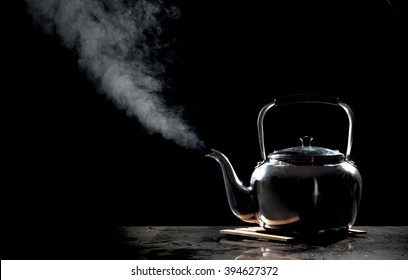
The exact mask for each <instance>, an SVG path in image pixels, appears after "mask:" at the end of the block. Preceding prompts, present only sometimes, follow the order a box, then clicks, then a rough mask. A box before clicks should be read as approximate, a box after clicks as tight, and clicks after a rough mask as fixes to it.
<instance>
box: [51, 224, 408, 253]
mask: <svg viewBox="0 0 408 280" xmlns="http://www.w3.org/2000/svg"><path fill="white" fill-rule="evenodd" d="M229 228H234V227H225V226H224V227H221V226H152V227H150V226H143V227H135V226H131V227H119V228H115V229H114V230H112V231H111V232H110V233H109V234H106V232H105V233H103V232H100V235H99V236H98V233H97V232H95V236H94V237H93V239H92V241H90V242H86V240H85V238H84V240H82V241H81V242H82V243H83V244H82V243H81V244H82V245H81V247H78V248H76V246H73V247H71V248H65V251H64V250H61V251H59V250H58V246H59V245H60V244H63V243H64V240H59V242H58V243H56V244H55V246H56V248H54V250H55V253H56V254H54V256H64V253H69V254H70V255H71V256H72V257H73V258H74V259H77V258H84V257H91V258H96V259H302V260H303V259H317V260H321V259H323V260H324V259H335V260H337V259H350V260H372V259H383V260H384V259H390V260H394V259H395V260H396V259H408V227H406V226H400V227H392V226H386V227H369V226H368V227H358V228H357V229H361V230H366V231H367V234H357V235H348V236H345V235H344V236H343V235H342V236H340V235H336V236H333V237H331V238H328V237H321V238H313V239H309V240H308V241H305V240H302V241H296V242H292V243H289V244H288V243H283V242H275V241H256V240H249V239H246V240H234V239H230V238H225V237H222V236H221V235H220V229H229ZM102 235H103V236H102ZM73 248H76V249H77V251H75V250H73Z"/></svg>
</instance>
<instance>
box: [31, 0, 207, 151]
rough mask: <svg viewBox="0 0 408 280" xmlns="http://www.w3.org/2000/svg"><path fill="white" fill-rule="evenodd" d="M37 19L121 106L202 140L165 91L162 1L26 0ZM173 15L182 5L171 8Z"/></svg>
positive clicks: (196, 142)
mask: <svg viewBox="0 0 408 280" xmlns="http://www.w3.org/2000/svg"><path fill="white" fill-rule="evenodd" d="M26 2H27V5H28V11H29V12H30V13H31V14H32V16H33V18H34V21H35V22H36V23H37V24H38V25H40V26H41V27H42V28H43V29H44V30H45V31H46V32H48V33H57V34H58V35H59V36H60V37H61V39H62V42H63V44H64V45H65V46H66V47H68V48H70V49H74V50H75V51H76V52H77V53H78V57H79V66H80V67H81V68H82V69H84V70H85V71H86V73H87V74H88V76H89V78H90V79H91V80H93V81H94V82H95V84H96V85H97V86H98V89H99V90H100V91H101V92H103V93H105V94H106V95H107V97H108V98H110V99H111V100H112V101H113V103H114V104H115V105H117V106H118V107H119V108H120V109H123V110H125V111H126V112H127V114H128V115H129V116H132V117H137V118H138V120H139V121H140V123H141V124H142V125H143V126H144V127H145V128H146V129H147V130H148V131H149V132H150V133H160V134H161V135H162V136H163V137H164V138H166V139H171V140H173V141H175V142H176V143H177V144H179V145H181V146H184V147H186V148H200V147H202V146H203V143H202V141H201V140H200V139H199V138H198V137H197V135H196V134H195V133H194V131H193V130H192V128H191V127H190V126H189V125H188V124H187V123H186V122H185V121H183V119H182V118H181V112H180V110H176V109H171V108H170V107H168V106H167V105H166V103H165V100H164V99H163V97H162V96H161V95H160V94H161V91H162V88H163V83H162V80H161V79H160V78H158V77H160V75H161V74H163V73H164V65H162V64H161V63H159V62H158V60H157V57H156V58H155V56H154V55H153V54H154V53H155V52H156V53H157V51H158V50H159V49H160V47H161V46H160V42H159V35H160V32H161V26H160V20H159V16H158V15H159V14H160V13H161V14H163V11H164V12H166V10H165V8H164V5H163V3H161V1H148V0H134V1H130V0H105V1H102V0H99V1H98V0H26ZM167 14H168V16H170V17H177V16H179V11H178V10H177V8H174V7H172V8H171V9H167Z"/></svg>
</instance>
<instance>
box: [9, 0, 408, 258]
mask: <svg viewBox="0 0 408 280" xmlns="http://www.w3.org/2000/svg"><path fill="white" fill-rule="evenodd" d="M13 2H14V4H13V7H10V9H5V10H3V12H2V13H3V15H4V16H5V18H6V19H7V24H6V26H5V27H6V29H7V31H6V37H5V40H4V39H3V40H4V41H3V43H2V45H3V47H6V50H5V51H3V52H2V53H3V59H2V60H3V63H2V64H3V71H2V72H3V74H2V76H3V79H4V80H3V81H2V88H3V89H2V102H1V106H2V112H3V113H4V116H3V121H2V123H3V124H4V125H3V126H2V127H3V129H2V139H3V151H2V154H3V156H2V161H3V167H2V174H3V176H2V177H3V180H2V181H3V183H2V195H1V205H2V213H3V214H2V216H3V217H4V218H3V219H2V224H3V226H4V227H3V232H4V234H5V236H4V238H2V240H3V244H4V247H5V248H6V250H4V251H3V250H2V252H6V253H5V254H6V256H11V257H14V258H24V257H25V256H28V257H30V258H31V257H33V258H35V257H37V256H41V252H43V253H44V252H48V251H53V250H52V249H53V248H55V247H61V246H63V245H61V242H60V241H61V240H64V242H63V243H65V244H69V245H71V243H72V244H74V243H75V244H76V243H77V241H78V240H82V241H84V240H92V239H98V238H100V236H103V233H104V231H105V230H109V229H110V228H114V227H115V226H120V225H238V224H241V222H240V221H239V220H238V219H237V218H235V217H234V216H233V214H232V213H231V212H230V210H229V208H228V204H227V200H226V195H225V191H224V185H223V181H222V174H221V171H220V169H219V166H218V164H217V163H216V162H215V161H214V160H212V159H210V158H207V157H205V154H206V153H208V152H209V148H215V149H217V150H220V151H222V152H223V153H225V154H226V155H227V156H228V157H229V159H230V160H231V162H232V163H233V165H234V167H235V169H236V171H237V173H238V175H239V177H240V179H241V180H242V181H243V182H244V183H245V184H248V182H249V178H250V176H251V173H252V170H253V167H254V166H255V164H256V163H257V161H259V160H260V159H261V158H260V152H259V146H258V138H257V131H256V118H257V114H258V112H259V110H260V109H261V108H262V106H264V105H265V104H266V103H269V102H271V101H273V100H274V98H276V97H278V96H283V95H289V94H305V93H310V94H322V95H330V96H336V97H339V98H340V99H341V100H342V101H344V102H345V103H347V104H348V105H349V106H350V107H351V108H352V109H353V111H354V113H355V117H356V123H355V125H356V126H355V137H354V144H353V150H352V159H353V160H354V161H355V162H356V164H357V166H358V168H359V170H360V172H361V173H362V177H363V197H362V204H361V206H360V211H359V215H358V219H357V222H356V225H407V224H408V223H407V218H406V213H407V206H406V203H405V202H406V199H405V195H404V191H405V188H406V187H407V184H406V180H407V179H406V176H407V175H406V173H407V170H406V164H405V162H406V161H407V152H406V141H407V140H406V139H405V137H404V130H406V127H407V125H406V122H405V120H406V119H407V109H406V107H407V106H406V104H405V102H404V100H405V99H404V98H405V95H406V93H407V87H406V84H407V81H406V77H407V75H406V74H407V73H406V65H407V64H406V62H407V61H406V50H407V48H406V47H407V46H406V43H405V41H406V39H405V37H406V34H407V33H406V30H405V29H404V28H403V25H404V21H405V18H406V17H405V10H404V9H403V7H402V6H401V2H402V1H401V2H400V1H386V0H372V1H368V0H363V1H351V0H350V1H272V2H278V3H267V2H271V1H165V2H166V4H167V5H176V6H177V7H178V8H179V9H180V11H181V13H182V16H181V17H180V18H179V19H175V20H168V21H166V22H163V30H164V35H163V36H167V37H165V38H175V39H177V42H178V44H177V45H176V48H175V49H174V50H172V55H173V56H174V57H173V58H174V59H173V61H172V62H171V63H170V64H169V65H167V72H166V77H165V78H166V81H167V84H166V88H165V89H164V92H163V94H165V96H166V98H167V100H168V102H169V106H171V105H182V106H184V108H185V111H184V117H185V119H186V120H187V121H188V122H189V123H190V124H191V126H192V127H194V128H195V130H196V132H197V134H198V135H199V136H200V138H201V139H202V140H203V141H204V142H205V144H206V148H205V149H203V150H200V151H194V150H188V149H185V148H182V147H179V146H177V145H176V144H174V143H173V142H171V141H168V140H164V139H162V138H161V137H160V135H151V134H149V133H147V132H146V130H145V129H144V128H143V127H141V125H140V124H139V122H138V120H136V119H132V118H129V117H127V116H126V114H125V113H124V112H122V111H120V110H118V109H117V108H116V107H115V106H114V105H113V104H112V103H111V102H110V101H109V100H107V99H106V98H105V96H104V95H101V94H99V93H98V92H97V90H96V89H95V87H94V85H93V84H92V83H91V82H90V81H89V80H88V79H87V77H86V75H85V74H84V73H83V72H82V71H80V70H79V69H78V65H77V57H76V54H75V52H72V51H71V50H68V49H66V48H64V47H62V46H61V44H60V41H59V38H58V37H55V36H51V35H49V34H45V33H43V32H42V31H41V30H39V29H37V27H36V26H34V25H33V24H32V21H31V17H30V15H29V14H27V13H26V11H25V4H24V2H23V1H13ZM388 2H390V3H391V4H392V5H393V6H392V7H391V6H390V5H389V3H388ZM272 111H273V110H271V112H270V114H269V115H268V119H267V120H266V122H265V130H266V131H267V135H266V143H267V151H269V152H271V151H272V150H273V149H278V148H284V147H289V146H294V145H298V140H297V139H298V137H300V136H303V135H305V134H309V135H311V136H313V137H314V139H315V140H314V144H315V145H317V146H323V147H328V148H333V149H340V150H341V151H344V149H345V146H346V138H347V119H346V117H345V115H344V113H342V112H341V111H339V112H337V111H336V110H334V109H333V108H332V107H329V108H325V107H322V108H320V107H319V108H314V109H313V110H312V109H304V108H297V107H296V106H295V108H293V110H292V111H279V110H276V111H273V112H272ZM2 247H3V245H2ZM68 247H69V246H67V248H68ZM44 256H45V257H49V255H47V254H46V253H44ZM78 256H81V255H80V253H77V255H74V257H75V258H76V257H78Z"/></svg>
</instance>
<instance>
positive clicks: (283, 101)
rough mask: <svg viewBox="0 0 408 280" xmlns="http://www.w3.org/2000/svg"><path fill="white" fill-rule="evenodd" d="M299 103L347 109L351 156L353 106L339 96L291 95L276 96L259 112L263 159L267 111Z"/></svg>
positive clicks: (348, 153)
mask: <svg viewBox="0 0 408 280" xmlns="http://www.w3.org/2000/svg"><path fill="white" fill-rule="evenodd" d="M299 103H313V104H327V105H334V106H340V107H341V108H343V110H344V111H346V114H347V117H348V120H349V129H348V140H347V151H346V158H347V159H349V158H350V152H351V146H352V144H353V122H354V113H353V111H352V110H351V108H350V107H349V106H348V105H347V104H346V103H343V102H340V101H339V99H338V98H336V97H331V96H322V95H291V96H289V97H280V98H276V99H275V100H274V101H273V102H271V103H269V104H266V105H265V106H264V107H263V108H262V109H261V111H260V112H259V114H258V137H259V146H260V148H261V155H262V159H263V160H266V151H265V139H264V128H263V121H264V117H265V114H266V112H267V111H268V110H269V109H271V108H272V107H277V106H281V105H289V104H299Z"/></svg>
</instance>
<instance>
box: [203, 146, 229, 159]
mask: <svg viewBox="0 0 408 280" xmlns="http://www.w3.org/2000/svg"><path fill="white" fill-rule="evenodd" d="M211 151H212V152H211V153H209V154H206V155H205V156H206V157H211V158H214V159H217V160H218V159H220V158H223V157H224V158H225V155H224V154H223V153H221V152H220V151H217V150H216V149H211Z"/></svg>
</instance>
